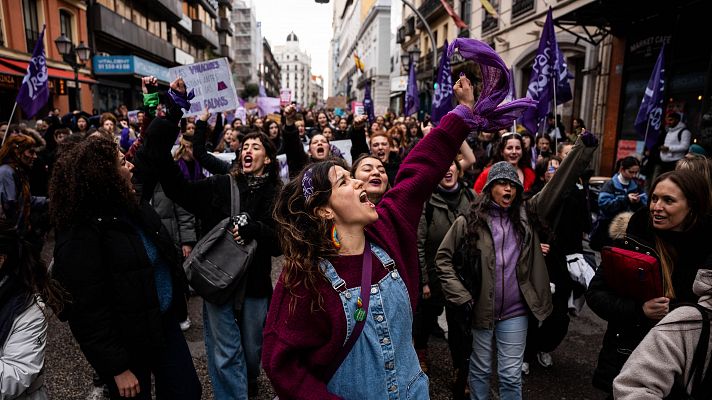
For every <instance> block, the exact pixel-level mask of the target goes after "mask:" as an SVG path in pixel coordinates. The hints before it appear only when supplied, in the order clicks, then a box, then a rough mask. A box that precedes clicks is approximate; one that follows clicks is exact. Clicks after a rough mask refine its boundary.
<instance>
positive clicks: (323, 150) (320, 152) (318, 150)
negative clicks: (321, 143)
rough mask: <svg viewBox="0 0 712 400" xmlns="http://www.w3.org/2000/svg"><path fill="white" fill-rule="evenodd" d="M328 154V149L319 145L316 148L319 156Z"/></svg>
mask: <svg viewBox="0 0 712 400" xmlns="http://www.w3.org/2000/svg"><path fill="white" fill-rule="evenodd" d="M325 154H326V149H325V148H323V147H317V148H316V155H317V156H319V157H323V156H324V155H325Z"/></svg>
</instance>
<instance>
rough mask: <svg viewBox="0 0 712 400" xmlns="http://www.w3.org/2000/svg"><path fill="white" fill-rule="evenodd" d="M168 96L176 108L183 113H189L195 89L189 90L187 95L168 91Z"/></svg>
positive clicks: (171, 90)
mask: <svg viewBox="0 0 712 400" xmlns="http://www.w3.org/2000/svg"><path fill="white" fill-rule="evenodd" d="M168 95H169V96H171V99H173V102H174V103H176V105H177V106H178V107H180V108H182V109H184V110H185V111H190V101H191V100H193V98H194V97H195V89H191V90H190V92H188V93H187V94H186V93H180V92H176V91H174V90H173V89H168Z"/></svg>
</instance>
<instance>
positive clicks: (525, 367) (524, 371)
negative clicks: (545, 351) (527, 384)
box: [522, 361, 529, 375]
mask: <svg viewBox="0 0 712 400" xmlns="http://www.w3.org/2000/svg"><path fill="white" fill-rule="evenodd" d="M522 374H523V375H529V363H528V362H526V361H524V362H523V363H522Z"/></svg>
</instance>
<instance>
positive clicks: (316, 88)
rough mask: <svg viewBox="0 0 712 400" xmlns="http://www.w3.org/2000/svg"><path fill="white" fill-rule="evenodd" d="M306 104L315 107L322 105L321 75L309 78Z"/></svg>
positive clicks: (322, 85)
mask: <svg viewBox="0 0 712 400" xmlns="http://www.w3.org/2000/svg"><path fill="white" fill-rule="evenodd" d="M308 103H309V104H310V105H311V104H313V105H315V106H317V107H322V105H323V104H324V77H323V76H321V75H311V76H310V77H309V100H308Z"/></svg>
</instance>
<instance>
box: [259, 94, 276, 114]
mask: <svg viewBox="0 0 712 400" xmlns="http://www.w3.org/2000/svg"><path fill="white" fill-rule="evenodd" d="M257 112H258V114H259V116H260V117H264V116H265V115H267V114H273V113H274V114H279V112H280V106H279V97H258V98H257Z"/></svg>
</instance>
